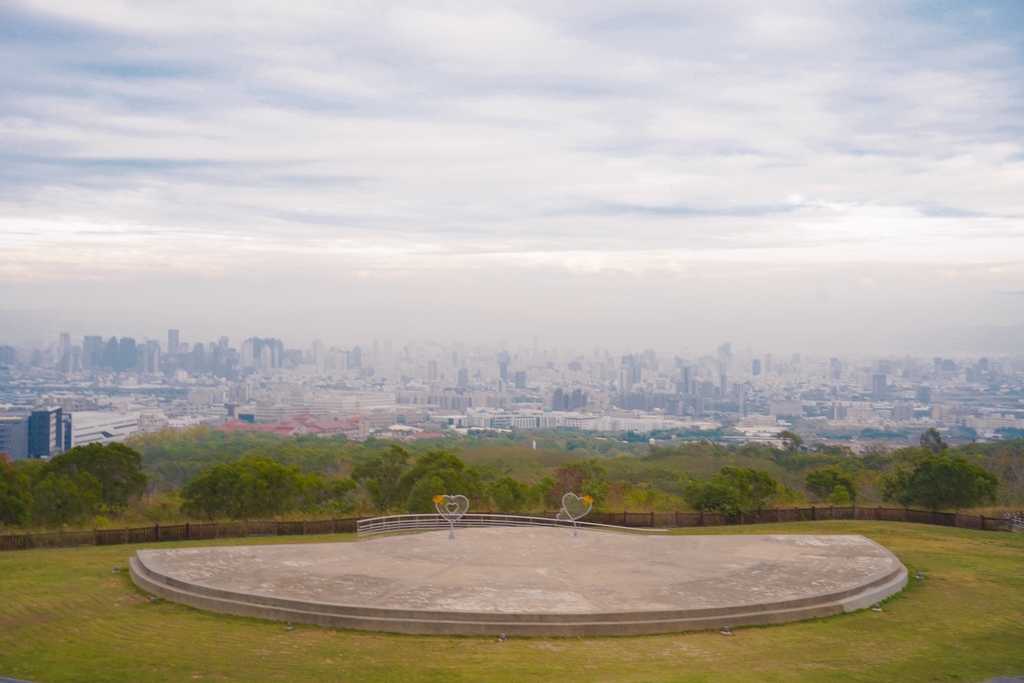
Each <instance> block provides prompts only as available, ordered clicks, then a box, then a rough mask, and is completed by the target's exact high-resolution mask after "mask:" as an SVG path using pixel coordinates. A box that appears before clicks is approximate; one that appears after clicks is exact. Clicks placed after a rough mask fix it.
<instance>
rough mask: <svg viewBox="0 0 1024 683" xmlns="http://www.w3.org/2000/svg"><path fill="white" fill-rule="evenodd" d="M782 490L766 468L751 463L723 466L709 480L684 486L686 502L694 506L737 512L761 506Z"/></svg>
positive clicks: (729, 512)
mask: <svg viewBox="0 0 1024 683" xmlns="http://www.w3.org/2000/svg"><path fill="white" fill-rule="evenodd" d="M781 490H782V487H781V485H780V484H779V483H778V482H777V481H775V479H774V478H773V477H772V476H771V475H770V474H768V473H767V472H763V471H761V470H755V469H753V468H751V467H723V468H722V469H721V470H719V472H718V474H716V475H715V476H714V477H712V478H711V481H709V482H706V483H696V484H691V485H690V486H689V487H687V489H686V502H687V504H689V505H690V507H692V508H693V509H695V510H705V511H714V512H724V513H726V514H729V515H736V514H737V513H739V512H741V511H747V510H756V509H759V508H763V507H764V506H765V504H766V503H767V502H768V501H769V500H770V499H771V498H773V497H774V496H776V495H778V494H779V493H780V492H781Z"/></svg>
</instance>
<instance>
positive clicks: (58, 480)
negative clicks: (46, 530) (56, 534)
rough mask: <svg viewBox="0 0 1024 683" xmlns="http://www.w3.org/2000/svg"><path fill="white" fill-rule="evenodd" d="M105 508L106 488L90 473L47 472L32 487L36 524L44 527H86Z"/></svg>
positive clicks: (33, 515)
mask: <svg viewBox="0 0 1024 683" xmlns="http://www.w3.org/2000/svg"><path fill="white" fill-rule="evenodd" d="M102 505H103V487H102V486H101V485H100V483H99V482H98V481H97V480H96V477H94V476H92V475H91V474H89V473H88V472H80V473H78V474H75V475H74V476H68V475H66V474H58V473H56V472H52V471H43V473H42V476H41V478H40V479H38V480H36V481H34V482H33V483H32V521H33V522H35V523H37V524H42V525H44V526H49V527H56V526H61V525H63V524H71V523H83V522H85V521H86V520H87V519H89V518H90V517H92V516H93V515H95V514H96V513H98V512H99V511H100V510H101V508H102Z"/></svg>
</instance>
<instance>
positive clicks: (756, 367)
mask: <svg viewBox="0 0 1024 683" xmlns="http://www.w3.org/2000/svg"><path fill="white" fill-rule="evenodd" d="M750 372H751V374H753V375H755V376H756V375H760V374H761V361H760V360H759V359H757V358H755V359H754V361H753V362H752V363H751V364H750Z"/></svg>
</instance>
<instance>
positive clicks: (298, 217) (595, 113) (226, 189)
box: [0, 0, 1024, 353]
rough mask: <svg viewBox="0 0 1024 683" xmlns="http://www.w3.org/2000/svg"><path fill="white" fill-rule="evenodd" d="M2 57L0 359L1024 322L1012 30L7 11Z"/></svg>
mask: <svg viewBox="0 0 1024 683" xmlns="http://www.w3.org/2000/svg"><path fill="white" fill-rule="evenodd" d="M0 27H2V28H0V50H3V54H4V57H5V63H7V64H8V65H9V68H8V69H6V70H4V72H3V73H2V74H0V85H2V87H3V91H4V93H5V94H4V97H3V101H4V107H3V110H2V112H0V126H3V130H4V136H5V140H6V141H7V143H8V144H7V145H6V146H5V151H4V152H3V153H2V156H0V159H2V161H3V164H2V165H0V178H2V180H3V182H2V183H0V239H2V240H3V242H4V244H5V258H4V259H3V260H2V261H0V308H2V309H3V310H0V320H2V321H4V324H3V325H2V326H3V327H6V328H7V329H6V330H4V331H3V333H4V334H7V335H13V334H15V332H14V331H12V323H11V322H10V321H11V320H15V322H17V320H20V319H21V318H19V317H18V316H19V315H21V314H20V313H19V312H20V311H44V312H47V313H44V314H41V315H42V317H43V318H45V317H46V316H51V317H52V316H58V317H59V316H61V315H63V317H64V321H57V322H54V323H53V326H54V327H55V328H56V329H59V330H61V331H63V330H68V331H73V332H74V333H76V334H97V333H101V334H109V333H111V332H113V331H114V330H122V332H121V334H127V335H136V336H140V337H141V336H142V335H145V334H148V335H150V336H151V337H153V338H159V335H160V334H162V329H165V328H166V327H167V325H168V322H170V324H172V325H176V326H177V327H179V328H181V329H182V330H183V334H187V335H188V336H189V337H190V338H191V339H204V340H207V341H208V340H209V339H217V338H218V337H219V336H221V335H223V334H227V335H229V336H230V337H231V338H232V339H236V340H238V339H243V338H245V337H248V336H253V335H264V336H275V337H281V338H284V339H285V340H286V341H287V342H288V343H289V344H290V345H294V346H303V345H306V344H308V343H310V342H311V341H312V340H313V339H317V338H319V339H323V340H324V341H325V342H326V343H337V344H351V343H355V342H357V341H358V340H360V339H372V338H374V337H380V338H392V339H395V340H399V339H401V340H405V339H410V338H416V339H421V340H425V339H439V340H451V339H463V340H466V341H468V342H478V341H493V340H496V339H500V338H504V339H508V340H509V342H510V344H528V343H529V342H530V340H532V339H533V338H534V337H538V338H539V339H540V340H541V343H542V344H544V345H545V346H552V347H553V346H559V347H565V346H573V347H576V348H581V349H586V348H589V347H593V346H595V345H601V346H605V347H610V348H622V349H625V348H632V349H642V348H646V347H654V348H659V349H672V348H679V347H680V346H683V347H689V348H693V349H713V348H714V346H715V345H717V344H718V343H721V342H722V341H724V340H730V341H732V343H734V344H735V345H737V346H738V347H739V346H746V345H751V346H754V347H755V348H760V349H766V350H794V351H805V352H816V353H852V352H863V353H879V352H887V353H902V352H930V351H935V352H941V351H945V350H946V349H942V348H934V349H931V348H926V347H927V346H928V345H929V344H934V345H935V346H941V345H943V344H947V345H949V344H952V343H953V342H950V341H948V340H945V339H944V338H943V335H944V334H949V335H954V332H950V331H949V329H950V328H956V327H963V328H980V327H983V326H989V327H998V328H1004V336H1006V335H1007V334H1010V333H1012V330H1015V329H1018V327H1019V326H1020V325H1022V324H1024V305H1022V304H1024V203H1022V200H1021V198H1020V195H1021V192H1020V188H1021V187H1022V186H1024V145H1022V144H1021V126H1020V123H1019V121H1020V117H1019V112H1020V111H1021V110H1022V105H1024V85H1022V84H1024V68H1022V66H1024V57H1022V51H1021V47H1020V45H1021V44H1024V41H1022V35H1024V10H1022V9H1021V8H1020V6H1019V5H1016V4H1014V3H1003V2H980V3H970V4H969V5H966V4H961V3H934V2H928V3H924V2H909V3H901V4H899V5H883V4H878V5H871V4H863V3H853V2H850V3H845V2H844V3H829V4H828V5H820V4H819V3H803V2H788V3H783V4H781V5H773V6H772V8H770V9H769V8H765V7H763V6H760V5H756V4H750V3H741V2H733V3H720V2H715V3H688V4H687V5H686V6H685V7H678V6H675V5H671V4H667V5H666V4H661V3H641V4H639V5H631V7H630V9H629V10H625V9H623V8H622V7H620V6H618V5H615V4H611V3H608V4H600V3H599V4H591V5H587V6H585V7H581V6H578V5H575V4H574V5H569V4H560V3H546V4H544V5H536V6H527V5H510V4H509V5H501V4H499V5H488V6H486V7H480V6H473V5H459V4H447V5H443V6H439V5H430V4H425V5H421V4H411V3H393V4H387V5H377V6H369V7H358V8H353V7H338V6H335V5H333V4H328V3H319V2H300V3H293V4H290V5H289V6H288V7H287V8H283V7H279V6H276V5H274V4H273V3H268V4H258V3H244V4H242V3H230V2H229V3H222V4H218V6H217V7H212V8H211V7H208V6H206V5H198V4H196V5H189V4H187V3H186V4H177V5H174V6H166V5H163V4H160V3H127V2H121V1H119V0H102V1H97V2H92V3H89V5H88V7H85V6H83V5H81V3H74V2H45V3H44V2H38V1H36V0H26V1H24V2H15V3H8V4H6V5H5V6H4V7H3V8H2V9H0ZM61 311H63V312H65V313H63V314H60V313H55V312H61ZM74 316H78V317H79V318H80V320H81V326H80V328H77V327H74V326H70V325H68V324H67V322H66V320H67V318H68V317H74ZM22 317H24V316H22ZM171 321H173V322H171ZM76 324H77V323H76ZM90 325H93V327H92V328H91V329H86V328H88V327H89V326H90ZM935 330H947V332H938V333H937V332H935ZM186 331H187V332H186ZM1005 331H1010V332H1005ZM19 334H20V332H19ZM964 334H965V335H967V336H969V335H970V334H971V333H970V332H964ZM0 336H2V335H0ZM1018 336H1019V335H1018ZM51 338H52V337H51ZM0 343H2V341H0ZM954 345H955V344H954ZM978 351H979V352H981V353H985V352H988V351H989V349H984V348H982V349H978Z"/></svg>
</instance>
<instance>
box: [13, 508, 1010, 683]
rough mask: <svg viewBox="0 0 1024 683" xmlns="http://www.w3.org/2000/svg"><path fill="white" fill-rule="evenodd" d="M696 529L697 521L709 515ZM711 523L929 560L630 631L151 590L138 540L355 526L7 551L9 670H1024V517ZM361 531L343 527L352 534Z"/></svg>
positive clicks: (656, 675)
mask: <svg viewBox="0 0 1024 683" xmlns="http://www.w3.org/2000/svg"><path fill="white" fill-rule="evenodd" d="M695 532H696V530H689V531H687V532H684V533H695ZM700 532H701V533H714V534H730V533H745V534H754V533H767V534H778V533H817V534H827V533H844V534H845V533H855V534H863V535H865V536H868V537H869V538H872V539H874V540H875V541H878V542H879V543H881V544H883V545H884V546H886V547H887V548H889V550H891V551H892V552H894V553H895V554H896V555H897V556H898V557H899V558H900V559H901V560H902V561H903V564H904V565H906V567H907V569H909V570H910V573H911V576H912V577H913V575H914V573H915V572H917V571H919V570H920V571H923V572H924V573H925V578H924V579H922V580H918V579H914V578H911V581H910V585H909V586H908V587H907V589H906V590H905V591H904V592H903V593H901V594H900V595H898V596H894V597H893V598H892V599H890V600H889V601H888V602H887V603H886V604H885V605H884V611H882V612H881V613H877V612H872V611H870V610H866V611H861V612H857V613H854V614H844V615H840V616H836V617H831V618H828V619H821V620H814V621H807V622H800V623H795V624H784V625H778V626H766V627H750V628H741V629H734V632H735V635H734V636H732V637H726V636H722V635H719V634H718V633H716V632H700V633H682V634H677V635H661V636H638V637H617V638H591V639H585V638H562V639H559V638H514V639H511V640H509V641H507V642H504V643H502V642H497V641H496V640H494V639H491V638H470V637H436V636H402V635H389V634H379V633H365V632H359V631H342V630H332V629H324V628H318V627H313V626H304V625H301V624H298V625H296V626H295V629H294V630H292V631H286V630H285V628H284V626H283V624H281V623H278V622H268V621H261V620H256V619H246V618H242V617H232V616H224V615H218V614H209V613H205V612H201V611H198V610H194V609H191V608H188V607H183V606H179V605H176V604H173V603H169V602H164V601H157V602H155V603H150V602H149V600H148V599H147V596H146V595H145V594H144V593H142V592H141V591H139V590H138V589H136V588H135V586H134V584H132V582H131V580H130V578H129V577H128V574H127V572H125V571H122V572H120V573H116V574H115V573H112V571H111V569H112V568H113V567H120V568H122V569H123V568H126V567H127V560H128V557H129V556H131V555H132V554H134V551H135V549H136V547H138V548H142V547H153V548H156V547H162V548H168V547H173V546H198V545H228V544H232V545H247V544H248V545H254V544H263V543H315V542H328V541H336V540H338V538H339V537H329V536H320V537H275V538H252V539H230V540H222V541H214V542H193V543H180V544H158V545H145V546H141V545H140V546H107V547H100V548H69V549H54V550H29V551H18V552H5V553H0V675H3V676H10V677H14V678H25V679H29V680H33V681H38V682H40V683H60V682H62V681H75V682H76V683H80V682H89V681H118V682H122V681H175V682H179V681H183V680H213V681H289V682H291V681H359V682H363V681H403V682H405V681H443V682H444V683H454V682H456V681H515V682H516V683H525V682H526V681H535V680H541V681H553V682H559V683H561V682H563V681H570V680H575V681H587V682H588V683H589V682H600V681H637V682H640V681H715V682H718V681H778V682H779V683H797V682H799V681H809V682H810V681H813V682H815V683H822V682H827V681H844V682H856V681H879V682H885V683H892V682H894V681H899V682H908V683H911V682H914V681H965V682H977V681H983V680H985V679H987V678H990V677H992V676H996V675H1021V674H1024V534H1008V533H997V532H978V531H968V530H961V529H947V528H942V527H933V526H924V525H912V524H899V523H875V522H807V523H798V524H770V525H764V526H746V527H725V528H722V527H719V528H713V529H702V530H700ZM352 538H353V537H351V536H348V537H345V540H352Z"/></svg>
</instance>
